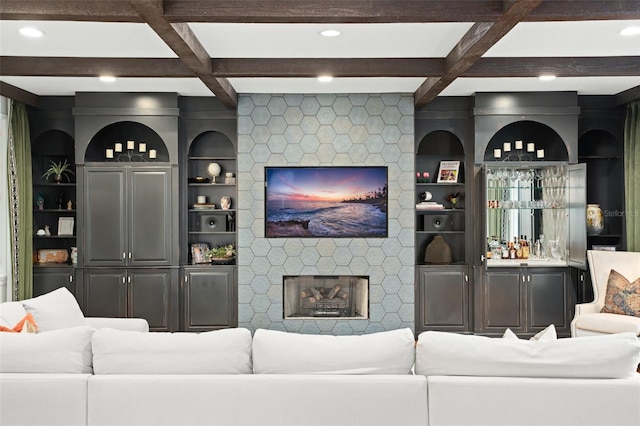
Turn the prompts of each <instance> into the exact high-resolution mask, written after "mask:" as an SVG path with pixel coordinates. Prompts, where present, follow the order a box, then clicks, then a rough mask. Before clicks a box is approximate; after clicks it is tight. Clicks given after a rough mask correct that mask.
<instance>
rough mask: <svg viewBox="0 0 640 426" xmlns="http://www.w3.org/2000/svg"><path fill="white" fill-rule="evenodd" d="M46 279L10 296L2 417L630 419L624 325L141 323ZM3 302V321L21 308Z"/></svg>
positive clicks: (7, 423)
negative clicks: (548, 329) (187, 327)
mask: <svg viewBox="0 0 640 426" xmlns="http://www.w3.org/2000/svg"><path fill="white" fill-rule="evenodd" d="M56 292H58V290H56ZM56 292H53V293H50V294H49V295H44V296H41V297H42V298H44V300H43V299H40V300H36V299H38V298H36V299H32V300H31V301H26V302H21V303H20V305H22V306H23V307H24V308H25V309H26V310H25V311H24V312H26V311H29V312H32V313H33V316H34V317H35V318H36V321H37V322H38V325H39V326H40V328H41V332H40V333H39V334H35V335H33V334H32V335H26V334H17V333H16V334H14V333H0V425H2V426H13V425H39V426H45V425H66V426H70V425H91V426H98V425H104V426H118V425H136V426H140V425H153V426H162V425H180V426H188V425H220V426H232V425H265V426H267V425H278V426H287V425H291V426H293V425H296V426H300V425H302V426H304V425H310V426H311V425H317V426H320V425H322V426H331V425H344V426H353V425H367V426H373V425H393V426H402V425H422V426H427V425H429V426H440V425H568V424H580V425H635V426H637V425H638V424H640V404H639V401H640V375H638V374H637V373H636V372H635V369H636V366H637V364H638V362H640V343H639V342H638V340H637V339H636V338H635V336H633V334H632V333H627V334H614V335H608V336H597V337H584V338H580V339H560V340H547V341H538V342H533V341H522V340H518V339H495V338H488V337H480V336H465V335H458V334H451V333H441V332H426V333H422V334H421V335H420V336H419V338H418V341H417V342H416V341H415V339H414V337H413V333H412V332H411V330H409V329H401V330H392V331H387V332H381V333H375V334H369V335H363V336H339V337H336V336H315V335H314V336H312V335H302V334H295V333H285V332H280V331H273V330H257V331H256V332H255V333H254V335H253V336H252V335H251V333H250V332H249V330H246V329H242V328H237V329H228V330H220V331H213V332H207V333H200V334H194V333H192V334H189V333H148V332H147V331H148V326H147V325H146V322H145V321H144V320H130V319H119V320H114V319H112V320H107V319H89V318H87V319H85V318H84V317H82V316H81V312H80V316H78V315H77V314H78V311H79V308H77V309H78V311H75V308H72V307H69V306H67V307H66V308H63V306H64V305H70V304H71V302H72V300H71V299H69V298H68V297H67V296H71V295H70V294H68V295H67V294H63V293H64V291H62V290H61V291H59V292H58V293H56ZM47 297H48V299H47ZM71 298H72V296H71ZM52 301H55V302H56V307H58V308H60V309H58V310H57V311H56V309H53V310H51V309H50V308H51V307H50V306H49V304H50V302H52ZM14 303H16V302H14ZM8 305H9V304H2V305H0V321H1V322H2V324H1V325H5V326H8V325H11V324H13V323H15V322H16V321H18V320H19V318H18V319H16V317H17V316H19V315H20V312H17V311H19V309H18V306H17V305H15V304H11V305H10V306H8ZM76 307H77V305H76ZM69 309H71V310H72V311H74V312H75V315H73V317H74V318H73V319H71V318H70V315H69V314H68V312H67V311H68V310H69ZM10 311H15V312H13V316H11V315H9V314H8V312H10ZM16 312H17V313H16ZM65 317H66V318H65ZM54 318H56V319H55V321H54ZM14 320H15V321H14ZM12 321H13V323H12ZM78 323H81V324H80V325H78ZM103 325H106V327H102V326H103ZM414 373H415V374H414Z"/></svg>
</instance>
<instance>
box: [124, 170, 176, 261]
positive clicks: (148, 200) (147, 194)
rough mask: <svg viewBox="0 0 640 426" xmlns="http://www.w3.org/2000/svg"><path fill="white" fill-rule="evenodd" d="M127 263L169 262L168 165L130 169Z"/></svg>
mask: <svg viewBox="0 0 640 426" xmlns="http://www.w3.org/2000/svg"><path fill="white" fill-rule="evenodd" d="M128 198H129V213H128V214H129V224H130V226H129V227H130V234H129V238H130V239H129V254H128V257H129V265H131V266H133V265H136V266H142V265H145V266H169V265H170V264H171V249H172V244H171V242H172V235H173V232H172V226H171V213H172V206H171V168H170V167H144V168H142V167H140V168H132V169H131V170H130V176H129V187H128Z"/></svg>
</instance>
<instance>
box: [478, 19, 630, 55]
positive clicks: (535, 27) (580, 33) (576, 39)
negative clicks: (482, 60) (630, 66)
mask: <svg viewBox="0 0 640 426" xmlns="http://www.w3.org/2000/svg"><path fill="white" fill-rule="evenodd" d="M631 26H637V27H640V20H629V21H580V22H521V23H519V24H518V25H516V26H515V27H514V28H513V29H512V30H511V31H509V33H508V34H506V35H505V36H504V37H503V38H502V39H500V41H498V42H497V43H496V44H495V45H494V46H493V47H492V48H491V49H489V51H487V53H485V54H484V57H491V56H500V57H524V56H533V57H536V56H542V57H551V56H637V55H640V39H639V37H638V36H632V37H629V36H622V35H620V34H619V33H618V32H619V31H620V30H622V29H624V28H626V27H631ZM639 66H640V64H639Z"/></svg>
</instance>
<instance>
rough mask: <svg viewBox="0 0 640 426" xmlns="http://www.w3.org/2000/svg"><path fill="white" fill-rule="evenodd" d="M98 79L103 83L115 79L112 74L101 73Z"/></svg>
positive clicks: (111, 81)
mask: <svg viewBox="0 0 640 426" xmlns="http://www.w3.org/2000/svg"><path fill="white" fill-rule="evenodd" d="M100 81H102V82H103V83H113V82H114V81H116V78H115V77H114V76H112V75H101V76H100Z"/></svg>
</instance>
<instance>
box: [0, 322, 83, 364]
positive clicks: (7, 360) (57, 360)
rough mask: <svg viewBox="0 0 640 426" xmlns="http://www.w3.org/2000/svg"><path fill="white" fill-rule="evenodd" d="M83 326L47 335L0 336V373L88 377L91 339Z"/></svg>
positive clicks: (10, 334) (3, 334) (21, 334)
mask: <svg viewBox="0 0 640 426" xmlns="http://www.w3.org/2000/svg"><path fill="white" fill-rule="evenodd" d="M93 332H94V329H93V328H91V327H89V326H87V325H84V326H80V327H71V328H65V329H61V330H54V331H50V332H48V333H38V334H31V333H0V373H91V372H92V368H91V361H92V357H91V336H92V335H93Z"/></svg>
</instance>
